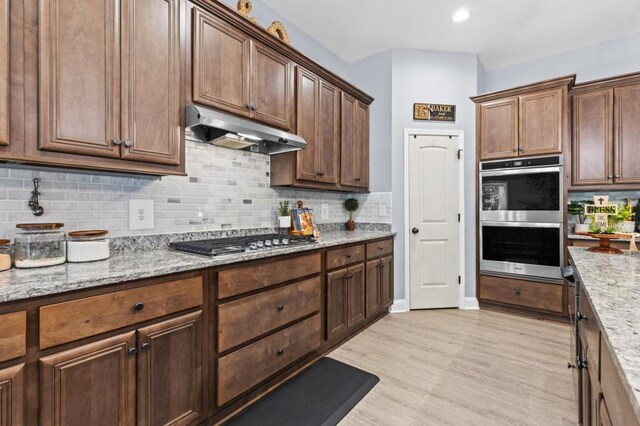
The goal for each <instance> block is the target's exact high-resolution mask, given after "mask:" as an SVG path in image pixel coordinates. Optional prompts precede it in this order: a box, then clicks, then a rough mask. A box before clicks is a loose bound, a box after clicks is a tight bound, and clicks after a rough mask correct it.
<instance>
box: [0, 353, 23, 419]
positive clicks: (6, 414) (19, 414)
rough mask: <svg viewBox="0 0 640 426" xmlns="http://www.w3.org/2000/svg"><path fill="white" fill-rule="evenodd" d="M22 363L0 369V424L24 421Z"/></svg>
mask: <svg viewBox="0 0 640 426" xmlns="http://www.w3.org/2000/svg"><path fill="white" fill-rule="evenodd" d="M24 391H25V386H24V364H20V365H16V366H15V367H9V368H5V369H4V370H0V425H2V426H21V425H23V424H25V422H24Z"/></svg>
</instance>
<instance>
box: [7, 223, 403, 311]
mask: <svg viewBox="0 0 640 426" xmlns="http://www.w3.org/2000/svg"><path fill="white" fill-rule="evenodd" d="M394 235H395V233H393V232H379V231H354V232H347V231H342V232H326V233H323V234H322V235H321V237H320V239H319V240H318V241H317V242H316V243H315V244H308V245H302V246H292V247H283V248H277V249H270V250H264V251H253V252H247V253H240V254H238V253H236V254H229V255H223V256H216V257H206V256H199V255H194V254H187V253H180V252H176V251H171V250H168V249H167V250H151V251H140V252H136V253H127V254H117V255H114V256H112V257H111V258H109V259H107V260H103V261H98V262H90V263H65V264H63V265H57V266H50V267H44V268H34V269H15V268H14V269H11V270H9V271H5V272H0V303H6V302H11V301H17V300H24V299H29V298H33V297H40V296H46V295H52V294H59V293H64V292H68V291H74V290H80V289H85V288H92V287H99V286H103V285H108V284H116V283H120V282H125V281H131V280H137V279H141V278H151V277H157V276H161V275H167V274H173V273H177V272H185V271H192V270H196V269H203V268H209V267H212V266H221V265H228V264H232V263H237V262H244V261H247V260H255V259H262V258H266V257H272V256H278V255H283V254H289V253H298V252H302V251H309V250H317V249H321V248H325V247H331V246H337V245H342V244H349V243H355V242H359V241H367V240H374V239H377V238H384V237H391V236H394Z"/></svg>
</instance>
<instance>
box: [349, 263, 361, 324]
mask: <svg viewBox="0 0 640 426" xmlns="http://www.w3.org/2000/svg"><path fill="white" fill-rule="evenodd" d="M365 284H366V280H365V271H364V263H361V264H360V265H356V266H352V267H351V268H349V279H348V280H347V285H348V291H347V299H348V302H347V303H348V305H349V307H348V309H347V311H348V318H347V325H348V327H353V326H354V325H356V324H358V323H360V322H362V321H363V320H364V319H365V294H366V290H365Z"/></svg>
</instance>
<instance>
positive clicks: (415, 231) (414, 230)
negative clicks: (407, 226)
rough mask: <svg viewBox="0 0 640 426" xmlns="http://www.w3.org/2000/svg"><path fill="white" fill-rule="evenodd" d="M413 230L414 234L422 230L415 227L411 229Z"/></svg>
mask: <svg viewBox="0 0 640 426" xmlns="http://www.w3.org/2000/svg"><path fill="white" fill-rule="evenodd" d="M411 232H413V233H414V234H417V233H418V232H420V230H419V229H418V228H413V229H411Z"/></svg>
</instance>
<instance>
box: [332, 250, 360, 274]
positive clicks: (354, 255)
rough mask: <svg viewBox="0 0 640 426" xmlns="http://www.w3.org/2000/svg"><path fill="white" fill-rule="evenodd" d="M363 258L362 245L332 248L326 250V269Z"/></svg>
mask: <svg viewBox="0 0 640 426" xmlns="http://www.w3.org/2000/svg"><path fill="white" fill-rule="evenodd" d="M363 260H364V245H359V246H352V247H345V248H338V249H333V250H329V251H328V252H327V269H334V268H340V267H341V266H345V265H350V264H352V263H358V262H362V261H363Z"/></svg>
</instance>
